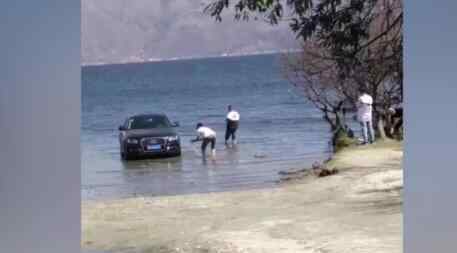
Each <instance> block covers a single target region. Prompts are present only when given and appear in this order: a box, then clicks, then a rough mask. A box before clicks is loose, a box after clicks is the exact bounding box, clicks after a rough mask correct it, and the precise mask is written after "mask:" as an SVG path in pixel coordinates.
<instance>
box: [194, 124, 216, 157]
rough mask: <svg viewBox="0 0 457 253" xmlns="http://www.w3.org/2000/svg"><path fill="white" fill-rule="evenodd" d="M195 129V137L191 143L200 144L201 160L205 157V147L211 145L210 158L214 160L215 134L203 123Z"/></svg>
mask: <svg viewBox="0 0 457 253" xmlns="http://www.w3.org/2000/svg"><path fill="white" fill-rule="evenodd" d="M196 129H197V137H196V138H195V139H193V140H191V142H192V143H194V142H197V141H201V142H202V146H201V150H202V156H203V159H205V157H206V146H208V144H211V156H212V157H213V158H214V157H215V156H216V132H215V131H214V130H213V129H211V128H209V127H206V126H204V125H203V123H198V124H197V127H196Z"/></svg>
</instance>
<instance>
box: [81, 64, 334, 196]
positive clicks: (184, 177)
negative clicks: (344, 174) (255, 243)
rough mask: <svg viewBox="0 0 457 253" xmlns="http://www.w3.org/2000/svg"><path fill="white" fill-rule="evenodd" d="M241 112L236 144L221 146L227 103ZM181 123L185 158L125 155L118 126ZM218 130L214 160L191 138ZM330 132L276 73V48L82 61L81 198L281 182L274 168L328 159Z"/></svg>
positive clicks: (180, 131) (224, 188)
mask: <svg viewBox="0 0 457 253" xmlns="http://www.w3.org/2000/svg"><path fill="white" fill-rule="evenodd" d="M228 104H232V105H233V106H234V108H235V109H236V110H238V111H239V112H240V114H241V121H240V128H239V132H238V140H239V143H238V145H237V147H236V148H226V147H225V146H224V144H223V135H224V122H225V121H224V120H225V114H226V106H227V105H228ZM152 112H164V113H166V114H167V115H168V116H169V117H170V120H172V121H179V122H180V124H181V126H180V127H179V128H178V131H179V133H180V134H181V135H182V140H181V142H182V148H183V155H182V157H181V158H171V159H161V160H144V161H134V162H122V161H121V160H120V158H119V157H120V155H119V143H118V140H117V135H118V132H117V127H118V126H119V125H120V124H121V122H122V121H123V120H124V119H125V118H126V117H127V116H129V115H132V114H136V113H152ZM199 121H201V122H204V123H206V124H207V125H208V126H210V127H211V128H213V129H215V130H216V131H217V135H218V140H217V141H218V142H217V145H216V149H217V159H216V160H215V161H211V160H208V161H207V162H206V163H205V162H203V160H202V159H201V157H200V155H199V152H198V150H199V146H198V145H199V144H190V142H189V140H190V139H191V138H193V137H194V134H195V133H194V126H195V124H196V123H197V122H199ZM329 138H330V133H329V128H328V126H327V125H326V123H325V122H324V121H323V120H322V118H321V114H320V113H319V112H318V111H316V110H315V109H314V108H313V107H312V106H310V105H309V104H307V103H306V102H305V100H304V99H303V98H302V97H301V96H300V94H299V92H298V91H296V90H295V89H294V88H293V87H292V86H291V85H290V84H289V83H288V82H287V81H286V80H284V79H283V78H282V76H281V72H280V56H279V55H262V56H247V57H233V58H212V59H197V60H183V61H170V62H159V63H144V64H126V65H109V66H96V67H95V66H93V67H83V69H82V125H81V149H82V196H83V198H85V199H92V198H123V197H131V196H137V195H147V196H151V195H152V196H156V195H174V194H184V193H195V192H212V191H226V190H238V189H248V188H257V187H272V186H275V181H276V180H277V179H278V178H279V175H278V172H279V171H281V170H285V169H290V168H303V167H309V166H310V165H311V164H312V163H313V162H314V161H317V160H323V159H325V158H326V157H328V150H329V144H328V141H329Z"/></svg>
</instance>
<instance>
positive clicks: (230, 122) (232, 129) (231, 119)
mask: <svg viewBox="0 0 457 253" xmlns="http://www.w3.org/2000/svg"><path fill="white" fill-rule="evenodd" d="M239 120H240V114H239V113H238V112H237V111H235V110H233V109H232V106H231V105H229V106H228V113H227V117H226V122H227V129H226V130H225V145H227V141H228V140H229V139H230V137H231V138H232V142H233V144H236V135H235V133H236V130H237V129H238V125H239V124H238V122H239Z"/></svg>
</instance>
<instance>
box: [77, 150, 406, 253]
mask: <svg viewBox="0 0 457 253" xmlns="http://www.w3.org/2000/svg"><path fill="white" fill-rule="evenodd" d="M402 156H403V152H402V147H401V144H400V143H397V142H384V143H378V144H375V145H370V146H361V147H355V148H350V149H346V150H344V151H342V152H340V153H338V154H336V155H335V157H334V158H333V159H332V161H330V162H329V163H328V166H329V167H336V168H337V169H338V170H339V171H340V172H339V173H338V174H336V175H332V176H328V177H323V178H317V177H314V176H307V177H305V178H302V179H299V180H292V181H291V182H289V183H286V184H282V185H281V186H280V187H277V188H273V189H263V190H250V191H238V192H223V193H209V194H192V195H183V196H172V197H150V198H130V199H123V200H109V201H85V202H83V204H82V247H83V248H85V249H92V250H100V251H109V252H151V253H152V252H159V253H166V252H167V253H168V252H170V253H171V252H198V253H200V252H221V253H222V252H227V253H228V252H252V253H263V252H272V253H273V252H274V253H276V252H280V253H289V252H290V253H296V252H310V253H311V252H312V253H317V252H322V253H323V252H326V253H331V252H335V253H345V252H348V253H349V252H351V253H354V252H367V253H381V252H386V253H396V252H402V197H401V192H402V188H403V176H402V175H403V172H402Z"/></svg>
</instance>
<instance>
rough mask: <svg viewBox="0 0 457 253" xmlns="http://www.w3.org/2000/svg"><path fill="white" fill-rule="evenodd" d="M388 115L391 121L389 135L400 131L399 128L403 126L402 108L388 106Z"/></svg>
mask: <svg viewBox="0 0 457 253" xmlns="http://www.w3.org/2000/svg"><path fill="white" fill-rule="evenodd" d="M389 115H390V118H391V122H392V129H391V130H390V131H391V132H390V134H391V135H396V134H399V133H400V129H401V128H402V127H403V108H402V107H397V108H393V107H391V108H389Z"/></svg>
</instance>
